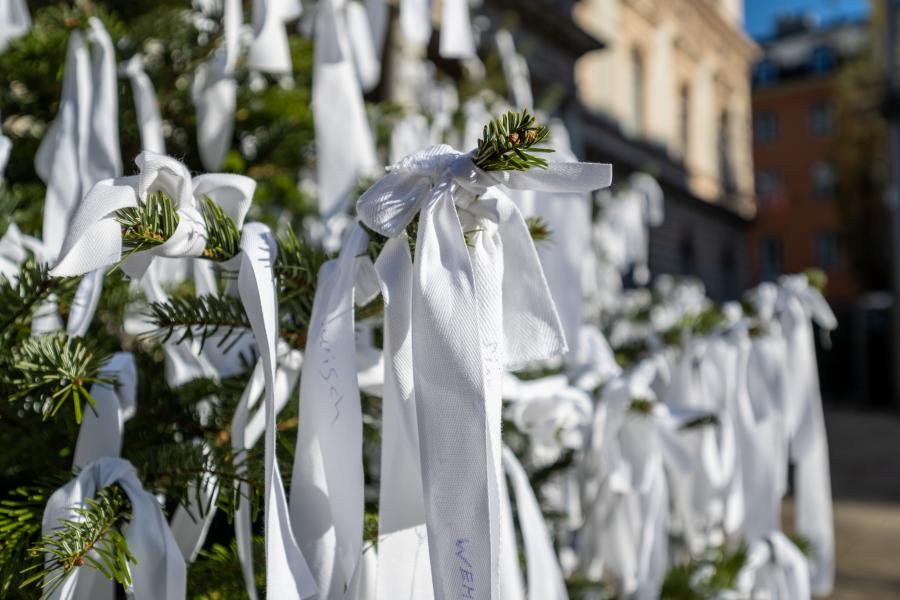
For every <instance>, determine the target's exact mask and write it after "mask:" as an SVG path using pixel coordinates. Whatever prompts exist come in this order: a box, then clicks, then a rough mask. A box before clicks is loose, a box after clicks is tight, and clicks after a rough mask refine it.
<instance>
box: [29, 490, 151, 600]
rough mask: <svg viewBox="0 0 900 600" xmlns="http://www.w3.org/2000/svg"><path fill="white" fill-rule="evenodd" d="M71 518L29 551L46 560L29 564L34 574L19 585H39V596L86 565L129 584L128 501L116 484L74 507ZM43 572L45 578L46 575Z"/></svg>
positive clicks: (49, 591) (60, 583)
mask: <svg viewBox="0 0 900 600" xmlns="http://www.w3.org/2000/svg"><path fill="white" fill-rule="evenodd" d="M73 512H74V513H75V517H76V518H75V519H74V520H71V521H69V520H64V521H61V522H60V526H59V528H57V529H55V530H54V531H53V532H52V533H50V534H47V535H45V536H43V537H42V538H41V540H40V541H39V542H38V543H37V544H35V545H34V546H32V548H31V549H30V550H29V553H30V554H31V555H32V557H34V558H43V559H44V560H45V561H46V562H44V563H43V564H41V565H38V566H32V567H29V569H28V570H29V571H34V570H37V571H38V572H37V573H34V574H32V575H31V576H29V577H28V578H27V579H26V580H25V581H24V582H23V583H22V585H21V587H27V586H30V585H35V584H37V585H40V586H41V587H42V596H41V597H42V598H47V597H49V596H51V595H52V594H53V592H55V591H56V590H57V589H59V587H60V586H61V585H62V584H63V583H64V582H65V580H66V579H67V578H68V577H69V576H70V575H71V574H72V573H74V572H75V569H77V568H80V567H84V566H88V567H92V568H94V569H97V570H98V571H100V572H101V573H103V575H104V576H105V577H107V578H108V579H115V580H116V581H118V582H119V583H121V584H123V585H126V586H127V585H130V584H131V572H130V570H129V567H128V565H129V563H134V562H135V559H134V557H133V556H132V555H131V552H129V550H128V544H127V542H126V540H125V536H124V535H123V534H122V531H121V528H122V526H124V525H125V524H126V523H127V522H128V521H129V520H131V502H130V501H129V500H128V497H127V496H126V495H125V493H124V492H123V491H122V489H121V488H120V487H119V486H118V485H112V486H109V487H107V488H103V489H101V490H99V491H98V492H97V494H96V496H95V497H94V498H92V499H91V498H89V499H87V502H86V504H85V505H84V506H81V507H76V508H74V509H73ZM45 575H46V576H47V577H45Z"/></svg>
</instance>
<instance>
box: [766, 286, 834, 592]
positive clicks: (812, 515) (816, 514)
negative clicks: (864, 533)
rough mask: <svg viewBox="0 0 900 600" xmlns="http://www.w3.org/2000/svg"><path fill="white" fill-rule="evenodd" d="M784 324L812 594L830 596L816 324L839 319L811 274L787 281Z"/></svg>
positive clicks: (830, 539) (830, 530)
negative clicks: (810, 557)
mask: <svg viewBox="0 0 900 600" xmlns="http://www.w3.org/2000/svg"><path fill="white" fill-rule="evenodd" d="M780 292H781V298H780V303H781V305H782V313H781V325H782V329H783V331H784V336H785V340H786V344H787V353H786V362H785V363H784V369H785V373H786V378H787V391H786V393H787V396H786V398H785V407H786V416H787V419H786V425H787V427H788V432H787V433H788V435H789V437H790V443H791V457H792V459H793V460H794V462H795V470H794V482H795V492H796V496H797V513H796V527H797V533H798V534H800V535H802V536H804V537H805V538H806V539H808V540H809V541H810V544H811V545H812V549H813V560H812V561H811V564H810V576H811V578H812V580H811V581H812V590H813V592H814V593H815V594H816V595H821V596H825V595H828V594H830V593H831V591H832V588H833V587H834V524H833V515H832V512H833V511H832V505H831V475H830V467H829V462H828V440H827V437H826V433H825V417H824V414H823V412H822V396H821V392H820V391H819V373H818V367H817V365H816V349H815V343H814V339H813V329H812V320H814V321H815V322H816V323H818V324H819V325H820V326H821V327H823V328H824V329H826V330H831V329H834V328H835V327H837V319H836V318H835V316H834V313H833V312H832V311H831V308H830V307H829V306H828V303H827V302H826V301H825V299H824V298H823V297H822V295H821V294H820V293H819V291H818V290H816V289H815V288H813V287H812V286H810V285H809V281H808V279H807V278H806V276H805V275H795V276H792V277H786V278H783V279H782V281H781V286H780Z"/></svg>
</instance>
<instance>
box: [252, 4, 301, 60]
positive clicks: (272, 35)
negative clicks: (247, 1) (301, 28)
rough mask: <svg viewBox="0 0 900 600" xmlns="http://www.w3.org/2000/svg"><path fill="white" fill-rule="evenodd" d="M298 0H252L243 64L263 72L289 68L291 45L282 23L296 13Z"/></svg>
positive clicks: (296, 15) (293, 17)
mask: <svg viewBox="0 0 900 600" xmlns="http://www.w3.org/2000/svg"><path fill="white" fill-rule="evenodd" d="M302 12H303V7H302V6H301V4H300V0H254V1H253V42H252V43H251V44H250V50H249V52H248V53H247V67H248V68H250V69H254V70H256V71H263V72H265V73H274V74H278V75H286V74H289V73H290V72H291V68H292V66H291V48H290V46H289V45H288V37H287V29H286V28H285V23H287V22H288V21H292V20H294V19H296V18H297V17H299V16H300V14H301V13H302Z"/></svg>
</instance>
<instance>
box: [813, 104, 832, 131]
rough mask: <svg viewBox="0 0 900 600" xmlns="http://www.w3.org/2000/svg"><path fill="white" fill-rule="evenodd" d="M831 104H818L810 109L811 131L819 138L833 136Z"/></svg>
mask: <svg viewBox="0 0 900 600" xmlns="http://www.w3.org/2000/svg"><path fill="white" fill-rule="evenodd" d="M831 119H832V110H831V104H829V103H828V102H818V103H816V104H813V105H812V106H811V107H809V129H810V131H812V134H813V135H815V136H817V137H827V136H829V135H831V127H832V125H831Z"/></svg>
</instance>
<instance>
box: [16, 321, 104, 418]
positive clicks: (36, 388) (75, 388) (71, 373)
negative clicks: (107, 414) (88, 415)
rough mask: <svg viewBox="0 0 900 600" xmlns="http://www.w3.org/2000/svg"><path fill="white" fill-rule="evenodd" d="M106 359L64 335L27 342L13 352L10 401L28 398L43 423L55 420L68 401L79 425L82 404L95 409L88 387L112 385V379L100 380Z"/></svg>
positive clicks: (52, 335)
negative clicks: (37, 407) (38, 406)
mask: <svg viewBox="0 0 900 600" xmlns="http://www.w3.org/2000/svg"><path fill="white" fill-rule="evenodd" d="M108 358H109V356H108V355H106V354H100V353H95V352H94V351H93V350H92V349H91V348H90V347H89V346H88V345H87V343H86V342H85V341H84V340H83V339H81V338H69V337H68V336H66V335H64V334H51V335H43V336H38V337H31V338H28V339H26V340H25V341H23V342H22V343H21V344H20V345H19V346H17V347H15V348H14V349H13V351H12V361H11V364H12V374H11V377H10V384H11V385H12V386H13V387H14V388H16V391H15V392H13V393H12V394H11V396H10V399H11V400H18V399H22V398H25V397H31V398H32V399H33V400H35V401H38V402H40V403H41V406H42V409H43V411H44V418H45V419H46V418H48V417H52V416H55V415H56V413H57V412H59V409H60V408H61V407H62V405H63V404H65V403H66V402H67V401H69V400H71V401H72V403H73V406H74V408H75V421H76V422H78V423H81V416H82V406H81V404H82V401H87V402H88V403H90V405H91V406H94V398H93V396H91V393H90V391H89V387H90V384H93V383H103V384H107V385H112V384H113V383H114V380H113V379H111V378H108V377H101V376H100V369H101V367H102V366H103V364H104V363H105V362H106V361H107V360H108Z"/></svg>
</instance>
